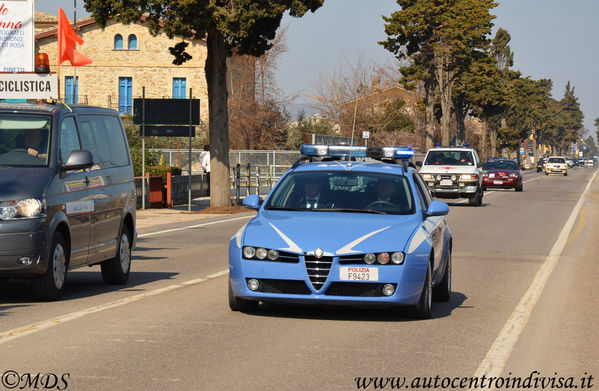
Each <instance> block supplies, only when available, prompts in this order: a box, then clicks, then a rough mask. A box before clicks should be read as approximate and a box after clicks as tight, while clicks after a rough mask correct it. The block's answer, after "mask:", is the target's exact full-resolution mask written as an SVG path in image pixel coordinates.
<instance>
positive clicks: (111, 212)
mask: <svg viewBox="0 0 599 391" xmlns="http://www.w3.org/2000/svg"><path fill="white" fill-rule="evenodd" d="M78 121H79V125H80V133H81V141H82V145H83V148H84V149H87V150H89V151H90V152H91V153H92V155H93V157H94V165H93V167H92V169H91V170H90V171H89V172H88V178H89V189H90V194H91V195H92V198H93V202H94V213H93V214H92V216H91V230H90V253H89V257H88V264H94V263H98V262H101V261H104V260H106V259H109V258H112V257H114V256H115V254H116V249H117V245H118V243H117V237H118V233H119V230H120V224H121V214H122V206H121V207H120V209H119V205H120V204H121V203H120V202H119V200H118V198H119V195H118V194H116V190H117V189H116V188H115V186H114V185H115V183H114V172H115V171H116V170H118V168H117V167H116V166H118V165H117V164H115V162H114V159H113V157H114V156H116V155H117V154H122V153H123V152H122V150H121V149H122V148H120V145H113V144H112V143H111V141H110V138H109V130H108V129H107V127H106V123H105V116H104V115H80V116H79V117H78ZM119 132H121V133H122V131H121V130H120V129H119ZM125 159H126V160H127V161H128V155H127V154H126V152H125Z"/></svg>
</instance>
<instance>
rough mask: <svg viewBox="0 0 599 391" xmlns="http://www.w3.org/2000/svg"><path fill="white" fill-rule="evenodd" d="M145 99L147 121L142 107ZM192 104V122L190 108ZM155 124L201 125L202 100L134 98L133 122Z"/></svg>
mask: <svg viewBox="0 0 599 391" xmlns="http://www.w3.org/2000/svg"><path fill="white" fill-rule="evenodd" d="M144 101H145V105H146V107H145V116H146V118H145V121H143V120H142V116H143V113H142V109H143V103H144ZM190 106H191V123H190V117H189V109H190ZM142 122H145V123H146V124H154V125H199V124H200V100H199V99H192V100H191V105H190V104H189V99H145V100H144V99H140V98H136V99H133V123H134V124H136V125H139V124H141V123H142Z"/></svg>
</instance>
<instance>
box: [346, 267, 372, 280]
mask: <svg viewBox="0 0 599 391" xmlns="http://www.w3.org/2000/svg"><path fill="white" fill-rule="evenodd" d="M339 279H340V280H341V281H378V280H379V269H378V268H376V267H364V266H342V267H340V268H339Z"/></svg>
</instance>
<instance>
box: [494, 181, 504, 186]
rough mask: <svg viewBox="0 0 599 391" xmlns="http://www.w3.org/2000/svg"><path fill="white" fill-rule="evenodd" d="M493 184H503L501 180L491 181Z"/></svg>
mask: <svg viewBox="0 0 599 391" xmlns="http://www.w3.org/2000/svg"><path fill="white" fill-rule="evenodd" d="M493 184H494V185H503V181H493Z"/></svg>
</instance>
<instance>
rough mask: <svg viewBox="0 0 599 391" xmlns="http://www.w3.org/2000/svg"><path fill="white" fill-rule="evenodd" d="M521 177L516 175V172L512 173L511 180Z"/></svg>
mask: <svg viewBox="0 0 599 391" xmlns="http://www.w3.org/2000/svg"><path fill="white" fill-rule="evenodd" d="M519 176H520V175H518V174H517V173H515V172H512V173H511V174H510V178H518V177H519Z"/></svg>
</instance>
